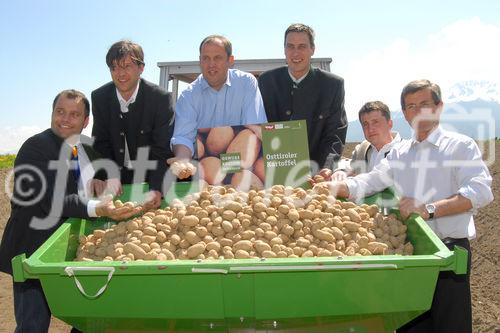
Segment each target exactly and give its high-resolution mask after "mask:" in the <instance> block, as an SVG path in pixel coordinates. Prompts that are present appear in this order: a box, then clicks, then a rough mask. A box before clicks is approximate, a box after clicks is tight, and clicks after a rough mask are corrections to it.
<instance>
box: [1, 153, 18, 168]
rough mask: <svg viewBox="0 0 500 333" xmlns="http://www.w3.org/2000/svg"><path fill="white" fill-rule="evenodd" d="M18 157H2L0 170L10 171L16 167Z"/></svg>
mask: <svg viewBox="0 0 500 333" xmlns="http://www.w3.org/2000/svg"><path fill="white" fill-rule="evenodd" d="M15 159H16V155H12V154H11V155H0V169H8V168H12V167H13V166H14V160H15Z"/></svg>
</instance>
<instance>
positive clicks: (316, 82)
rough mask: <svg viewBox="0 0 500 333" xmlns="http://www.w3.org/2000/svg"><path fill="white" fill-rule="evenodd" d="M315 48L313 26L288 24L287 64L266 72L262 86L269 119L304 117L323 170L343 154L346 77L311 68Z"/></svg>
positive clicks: (311, 148) (314, 158) (311, 151)
mask: <svg viewBox="0 0 500 333" xmlns="http://www.w3.org/2000/svg"><path fill="white" fill-rule="evenodd" d="M314 49H315V46H314V31H313V30H312V28H310V27H309V26H307V25H304V24H292V25H291V26H289V27H288V29H287V30H286V32H285V56H286V61H287V64H288V66H284V67H280V68H276V69H273V70H270V71H267V72H265V73H263V74H262V75H261V76H260V77H259V88H260V92H261V94H262V99H263V100H264V108H265V110H266V114H267V120H268V121H269V122H275V121H286V120H301V119H305V120H306V121H307V135H308V139H309V154H310V157H311V160H312V161H314V162H316V163H317V166H318V167H319V168H320V169H321V168H330V169H332V168H333V164H334V162H336V161H338V160H339V159H340V156H341V155H342V150H343V148H344V144H345V136H346V133H347V118H346V114H345V109H344V80H343V79H342V78H340V77H338V76H336V75H334V74H331V73H329V72H326V71H324V70H322V69H319V68H314V67H311V57H312V56H313V54H314ZM313 169H314V167H313Z"/></svg>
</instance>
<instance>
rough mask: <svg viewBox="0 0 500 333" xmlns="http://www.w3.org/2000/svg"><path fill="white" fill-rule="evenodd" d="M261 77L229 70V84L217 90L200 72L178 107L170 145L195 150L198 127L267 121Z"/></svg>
mask: <svg viewBox="0 0 500 333" xmlns="http://www.w3.org/2000/svg"><path fill="white" fill-rule="evenodd" d="M266 122H267V117H266V112H265V111H264V103H263V102H262V97H261V95H260V91H259V86H258V84H257V79H256V78H255V77H254V76H253V75H252V74H250V73H246V72H242V71H240V70H237V69H229V70H228V75H227V79H226V83H224V85H223V86H222V88H221V89H220V90H219V91H217V90H215V89H213V88H212V87H210V86H209V84H208V82H207V80H205V79H204V78H203V75H201V74H200V76H198V78H197V79H196V80H194V81H193V82H192V83H191V84H190V85H189V86H188V87H187V88H186V90H184V91H183V92H182V93H181V95H180V96H179V99H178V100H177V104H176V106H175V127H174V135H173V136H172V139H171V140H170V145H171V146H174V145H178V144H182V145H184V146H186V147H188V148H189V149H191V154H193V152H194V141H195V139H196V130H197V129H198V128H212V127H221V126H236V125H250V124H261V123H266Z"/></svg>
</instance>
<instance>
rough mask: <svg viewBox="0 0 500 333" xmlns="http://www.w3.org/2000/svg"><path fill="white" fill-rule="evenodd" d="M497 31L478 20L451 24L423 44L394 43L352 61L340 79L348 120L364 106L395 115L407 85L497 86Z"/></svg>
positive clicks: (499, 33) (499, 49) (499, 40)
mask: <svg viewBox="0 0 500 333" xmlns="http://www.w3.org/2000/svg"><path fill="white" fill-rule="evenodd" d="M499 54H500V27H498V26H495V25H491V24H486V23H484V22H482V21H481V20H480V19H479V18H477V17H474V18H472V19H468V20H460V21H456V22H454V23H452V24H450V25H448V26H445V27H443V28H442V29H441V30H440V31H437V32H435V33H431V34H429V35H428V36H427V37H426V38H425V39H424V41H423V44H422V43H421V41H415V40H408V39H403V38H400V39H396V40H394V41H393V42H392V43H390V44H389V45H387V46H385V47H382V48H380V49H377V50H373V51H372V52H369V53H368V54H365V55H363V56H362V57H359V58H355V59H353V60H352V61H351V62H350V63H349V64H348V67H347V71H346V72H345V74H344V77H345V82H346V109H347V110H348V117H349V119H351V120H352V119H356V118H357V111H358V110H359V109H360V107H361V106H362V104H363V103H365V102H367V101H369V100H377V99H378V100H382V101H383V102H385V103H387V104H388V105H389V106H390V108H391V110H398V109H400V106H399V95H400V93H401V89H402V88H403V86H404V85H405V84H406V83H408V82H409V81H412V80H415V79H421V78H428V79H429V80H431V81H434V82H436V83H438V84H439V85H440V86H441V88H442V90H443V92H446V91H447V89H449V88H450V87H452V86H453V85H454V84H455V83H456V82H459V81H467V80H488V81H493V82H500V65H499V64H498V55H499Z"/></svg>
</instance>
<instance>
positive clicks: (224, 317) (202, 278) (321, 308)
mask: <svg viewBox="0 0 500 333" xmlns="http://www.w3.org/2000/svg"><path fill="white" fill-rule="evenodd" d="M188 187H189V184H178V185H176V187H175V188H173V189H171V192H170V193H169V195H167V200H171V199H172V198H173V197H175V196H184V195H185V194H186V193H187V192H188V191H189V188H188ZM141 188H142V187H141ZM191 190H195V189H191ZM126 192H127V193H126V194H125V196H129V195H130V193H131V190H130V189H127V191H126ZM377 198H380V196H375V197H372V198H371V200H372V201H373V200H374V199H377ZM125 199H126V198H125ZM106 223H107V222H106V221H99V220H98V221H97V222H96V221H87V220H80V219H69V220H68V221H67V222H66V223H64V224H63V225H62V226H61V227H60V228H59V229H58V230H57V231H56V232H55V233H54V234H53V235H52V236H51V237H50V238H49V239H48V240H47V241H46V242H45V243H44V244H43V245H42V246H41V247H40V248H39V249H38V250H37V251H36V252H35V253H33V255H32V256H31V257H29V258H26V256H25V255H19V256H17V257H15V258H14V259H13V260H12V264H13V269H14V280H15V281H18V282H21V281H24V280H26V279H39V280H40V281H41V284H42V287H43V290H44V292H45V295H46V297H47V301H48V304H49V306H50V309H51V311H52V314H53V315H54V316H56V317H58V318H60V319H62V320H63V321H65V322H67V323H68V324H70V325H72V326H74V327H76V328H78V329H80V330H82V331H83V332H269V331H272V332H338V333H341V332H346V333H347V332H352V333H354V332H392V331H393V330H394V329H396V328H398V327H400V326H402V325H403V324H405V323H406V322H408V321H410V320H411V319H413V318H415V317H416V316H418V315H419V314H421V313H423V312H424V311H426V310H428V309H429V308H430V306H431V302H432V297H433V294H434V288H435V286H436V281H437V277H438V274H439V272H440V271H446V270H453V271H455V273H457V274H464V273H465V271H466V263H467V251H466V250H464V249H462V248H459V247H455V249H454V251H449V250H448V248H446V246H445V245H444V244H443V243H442V242H441V241H440V240H439V239H438V238H437V236H436V235H435V234H434V233H433V232H432V231H431V229H430V228H429V227H428V226H427V224H426V223H425V221H424V220H422V219H421V218H420V217H417V216H416V215H415V216H412V217H411V218H409V219H408V220H407V221H405V223H406V225H407V226H408V238H409V240H410V241H411V242H412V243H413V245H414V248H415V255H413V256H405V257H403V256H396V255H390V256H370V257H322V258H298V259H292V258H289V259H260V260H257V259H255V260H254V259H248V260H241V259H234V260H219V261H188V260H177V261H143V262H73V261H72V260H73V259H74V258H75V255H76V248H77V246H78V236H79V235H80V234H87V233H89V232H90V231H91V230H93V229H95V228H97V227H103V226H105V224H106Z"/></svg>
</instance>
